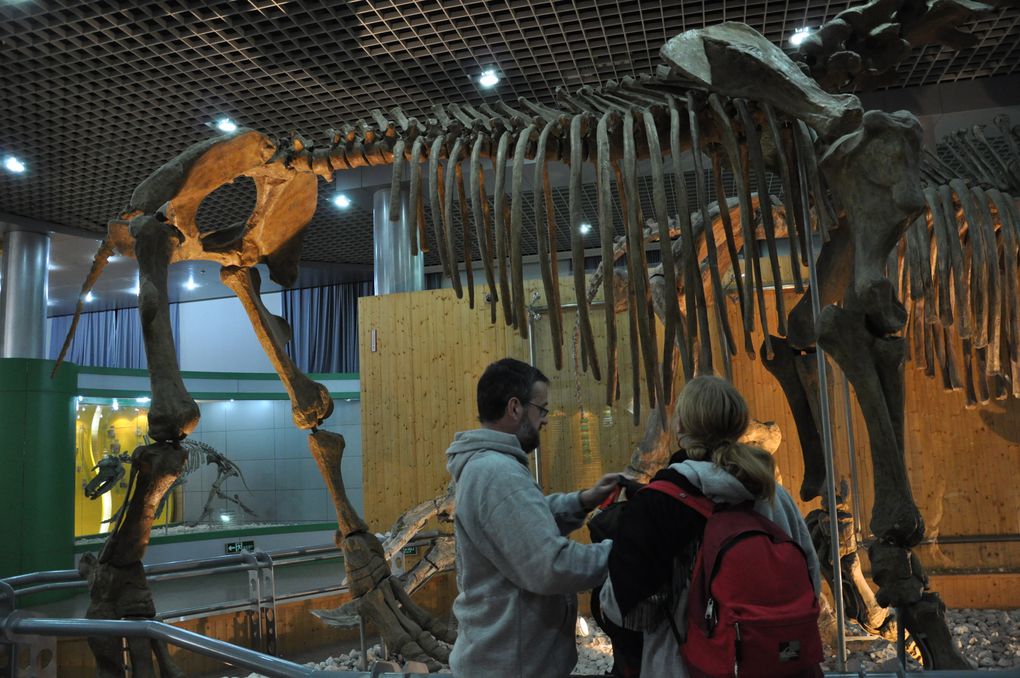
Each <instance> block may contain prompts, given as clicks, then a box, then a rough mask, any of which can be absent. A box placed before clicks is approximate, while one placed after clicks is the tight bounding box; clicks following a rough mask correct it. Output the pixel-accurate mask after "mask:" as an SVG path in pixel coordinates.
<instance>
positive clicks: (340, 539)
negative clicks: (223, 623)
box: [308, 431, 455, 671]
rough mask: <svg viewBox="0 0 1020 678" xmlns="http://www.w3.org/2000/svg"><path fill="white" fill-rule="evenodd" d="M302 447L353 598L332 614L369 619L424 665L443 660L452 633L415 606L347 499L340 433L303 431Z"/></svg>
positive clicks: (388, 641)
mask: <svg viewBox="0 0 1020 678" xmlns="http://www.w3.org/2000/svg"><path fill="white" fill-rule="evenodd" d="M308 447H309V449H311V452H312V456H313V457H314V458H315V460H316V462H317V463H318V465H319V471H320V472H321V473H322V476H323V479H324V480H325V481H326V484H327V486H328V487H329V490H330V494H331V495H332V496H333V503H334V506H335V508H336V513H337V524H338V527H339V529H338V530H337V534H336V541H337V546H340V547H341V548H342V549H343V553H344V569H345V570H346V572H347V585H348V587H349V589H350V592H351V595H352V597H353V600H352V601H351V602H350V603H347V604H346V605H344V606H342V607H341V608H340V610H338V611H337V612H336V613H334V614H333V615H332V616H341V617H342V616H344V615H349V614H351V613H357V614H359V615H361V616H362V617H364V618H365V619H367V620H370V621H371V622H372V623H374V624H375V625H376V626H377V627H378V628H379V629H380V632H381V633H382V635H383V638H385V639H386V644H387V645H388V647H390V648H392V649H393V651H395V652H398V653H399V654H400V655H402V656H403V657H404V658H405V659H409V660H413V661H421V662H425V664H426V665H428V667H429V670H430V671H436V670H438V669H439V668H440V664H442V663H446V662H447V661H449V656H450V649H449V647H447V645H445V644H444V643H452V642H453V641H454V640H455V634H453V633H452V632H451V631H450V630H448V629H447V628H446V627H445V626H443V625H442V624H440V623H439V622H438V621H436V620H434V619H432V617H431V615H429V613H428V612H426V611H425V610H423V609H421V608H420V607H419V606H418V605H416V604H415V603H414V602H413V601H411V598H410V596H408V595H407V593H406V592H405V591H404V588H403V586H401V583H400V580H398V579H397V578H396V577H394V576H393V575H392V574H391V573H390V568H389V565H388V564H387V562H386V554H385V552H384V551H383V546H382V543H380V541H379V539H378V538H376V536H375V535H374V534H372V533H371V532H369V531H368V525H367V524H365V521H364V520H362V519H361V516H359V515H358V513H357V511H356V510H355V509H354V507H353V506H352V505H351V503H350V501H349V500H348V499H347V493H346V492H345V491H344V483H343V477H342V476H341V473H340V463H341V460H342V459H343V452H344V439H343V436H341V435H339V434H337V433H333V432H331V431H315V432H313V433H312V434H310V435H309V438H308Z"/></svg>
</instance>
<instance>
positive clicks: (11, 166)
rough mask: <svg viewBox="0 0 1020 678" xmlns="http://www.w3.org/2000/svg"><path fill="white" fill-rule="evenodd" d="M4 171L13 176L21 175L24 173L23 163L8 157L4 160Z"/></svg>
mask: <svg viewBox="0 0 1020 678" xmlns="http://www.w3.org/2000/svg"><path fill="white" fill-rule="evenodd" d="M4 169H6V170H7V171H8V172H12V173H14V174H21V173H22V172H24V171H25V163H23V162H21V160H19V159H18V158H16V157H14V156H13V155H9V156H7V157H6V158H4Z"/></svg>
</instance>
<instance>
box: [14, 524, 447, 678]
mask: <svg viewBox="0 0 1020 678" xmlns="http://www.w3.org/2000/svg"><path fill="white" fill-rule="evenodd" d="M423 536H427V537H429V538H425V539H423V538H422V537H423ZM435 536H438V532H436V534H434V535H433V534H432V533H429V534H427V535H425V534H423V535H420V536H419V537H418V538H417V539H414V540H411V541H409V542H408V543H407V544H406V546H422V545H427V544H430V543H432V542H433V541H434V537H435ZM340 553H341V549H340V548H339V547H337V546H335V545H333V544H323V545H317V546H303V547H297V548H288V549H278V550H275V551H270V552H266V551H261V550H255V551H254V552H243V553H238V554H229V555H223V556H213V557H208V558H196V559H191V560H177V561H170V562H166V563H159V564H155V565H146V566H144V571H145V574H146V578H147V579H148V580H149V581H168V580H174V579H183V578H188V577H194V576H199V575H206V574H210V573H215V574H228V573H231V572H247V573H248V583H249V591H250V596H249V597H248V598H247V599H242V600H233V601H223V602H220V603H218V604H215V605H209V606H203V607H192V608H188V609H182V610H172V611H167V612H163V613H161V614H158V615H157V616H156V619H155V620H141V621H137V622H125V621H123V620H85V619H67V620H59V619H51V620H45V619H33V620H32V623H39V622H55V623H57V624H56V625H55V626H53V627H52V628H53V629H55V630H54V631H53V632H52V633H49V634H48V635H75V633H80V634H85V633H86V631H81V629H86V630H87V634H88V635H103V634H102V633H92V631H91V629H93V628H99V627H94V626H88V625H89V624H94V623H97V622H117V623H121V624H126V623H132V624H159V625H161V626H154V627H144V626H138V627H131V626H123V625H121V626H119V627H117V628H120V629H122V631H120V632H119V633H118V632H110V633H108V634H107V635H114V636H118V635H122V636H126V635H132V634H135V632H136V631H137V632H138V634H136V635H142V636H144V637H153V636H151V635H150V634H152V633H156V631H153V630H152V629H163V627H164V626H165V627H167V628H170V629H175V632H176V631H181V632H183V633H190V632H185V631H183V630H181V629H177V628H176V627H173V626H170V625H169V624H167V623H166V620H167V619H176V620H182V619H185V618H196V617H203V616H208V615H212V614H217V613H223V612H227V611H231V610H234V611H236V610H248V613H249V628H250V630H251V633H252V637H251V642H252V646H253V647H257V648H259V649H263V650H265V651H266V652H267V653H268V654H262V653H260V652H256V651H254V650H249V649H246V648H240V647H237V646H234V645H231V644H230V643H224V642H223V641H213V640H212V639H206V640H210V641H212V642H213V643H221V644H222V645H223V646H226V647H228V648H237V649H239V650H243V651H244V652H245V653H250V654H251V655H253V656H257V657H263V658H273V659H275V658H274V657H272V655H274V654H275V618H276V604H277V601H279V600H290V599H293V598H307V597H314V596H316V595H325V594H328V593H334V592H343V591H346V590H348V587H347V586H346V583H345V582H343V581H341V582H340V583H338V584H337V585H336V586H327V587H319V588H317V589H313V590H311V591H302V592H296V593H289V594H285V595H281V596H278V595H276V591H275V585H274V584H273V582H274V580H275V569H276V566H283V565H296V564H300V563H307V562H317V561H322V560H331V559H334V558H338V557H339V555H340ZM87 585H88V582H87V580H86V579H85V578H84V577H83V576H82V574H81V573H80V572H79V571H78V570H77V569H73V570H47V571H41V572H32V573H27V574H22V575H15V576H13V577H8V578H6V579H0V615H2V614H3V613H5V612H6V613H9V614H8V615H7V616H6V617H3V616H0V625H3V624H4V623H6V622H9V621H10V620H12V619H14V618H15V617H16V616H17V612H16V607H17V604H16V603H17V598H18V597H19V596H25V595H29V594H32V593H40V592H45V591H54V590H65V589H74V588H83V587H85V586H87ZM24 621H25V620H24V619H21V620H19V621H18V622H17V623H18V624H19V625H21V626H19V628H22V629H24V628H27V626H25V625H24V624H23V623H22V622H24ZM59 622H65V623H64V624H59ZM79 622H80V623H79ZM82 624H85V626H83V625H82ZM45 626H46V625H45V624H43V625H42V626H40V628H43V627H45ZM71 628H76V629H79V631H70V630H67V631H65V630H64V629H71ZM144 629H148V630H145V631H144V632H142V630H144ZM163 631H165V629H163ZM163 631H160V633H162V632H163ZM23 632H26V633H27V631H23ZM192 635H194V636H197V637H198V638H205V637H204V636H198V635H197V634H192ZM360 636H361V646H362V661H363V663H362V666H361V668H362V669H364V668H365V664H364V657H365V629H364V620H361V628H360ZM168 642H170V641H169V640H168ZM178 644H181V643H178ZM183 646H184V647H188V648H189V649H195V651H201V650H199V649H196V648H191V646H190V645H187V644H183ZM220 649H221V650H222V647H220ZM212 656H217V657H219V655H216V654H213V655H212ZM220 658H222V657H220ZM228 663H229V662H228ZM235 663H236V662H235ZM288 663H289V662H288ZM246 668H250V667H247V666H246ZM259 670H261V669H259ZM267 675H285V676H290V675H306V674H304V673H298V674H291V673H284V674H267ZM331 675H350V676H370V675H371V674H370V673H350V674H331ZM387 675H388V674H387ZM392 675H401V674H392Z"/></svg>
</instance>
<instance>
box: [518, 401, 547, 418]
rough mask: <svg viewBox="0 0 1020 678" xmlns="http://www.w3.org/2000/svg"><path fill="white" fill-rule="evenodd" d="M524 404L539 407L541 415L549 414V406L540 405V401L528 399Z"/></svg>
mask: <svg viewBox="0 0 1020 678" xmlns="http://www.w3.org/2000/svg"><path fill="white" fill-rule="evenodd" d="M524 404H525V405H531V406H533V407H537V408H538V414H539V416H542V417H545V416H546V415H548V414H549V408H548V407H542V406H541V405H539V404H538V403H533V402H531V401H530V400H527V401H525V403H524Z"/></svg>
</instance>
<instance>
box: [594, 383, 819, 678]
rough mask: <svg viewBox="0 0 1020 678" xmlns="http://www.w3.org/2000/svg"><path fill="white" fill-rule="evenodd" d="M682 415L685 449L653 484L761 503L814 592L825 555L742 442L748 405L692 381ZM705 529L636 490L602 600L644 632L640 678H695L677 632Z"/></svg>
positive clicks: (761, 460)
mask: <svg viewBox="0 0 1020 678" xmlns="http://www.w3.org/2000/svg"><path fill="white" fill-rule="evenodd" d="M676 407H677V412H676V419H677V432H676V433H677V437H678V439H679V442H680V448H681V451H680V452H679V453H677V454H675V455H674V456H673V459H672V460H671V461H673V462H675V463H671V464H670V465H669V466H668V467H667V468H666V469H664V470H662V471H660V472H659V473H658V474H657V475H656V476H655V480H666V481H669V482H672V483H675V484H677V485H679V486H680V487H681V488H683V489H685V490H686V491H688V492H691V491H693V492H696V493H700V494H703V495H704V496H706V497H708V498H709V499H711V500H712V501H713V502H715V503H716V504H739V503H742V502H746V501H750V500H754V510H755V511H757V512H758V513H760V514H761V515H763V516H765V517H766V518H769V519H770V520H772V521H773V522H775V523H776V524H777V525H778V526H779V527H780V528H781V529H782V530H783V531H785V532H786V534H788V535H790V537H791V538H792V539H793V541H794V542H796V543H797V544H798V545H799V546H800V547H801V549H802V550H803V551H804V553H805V555H806V556H807V561H808V569H809V571H810V575H811V581H812V583H813V585H814V589H815V593H816V594H817V592H818V590H819V589H818V587H819V569H818V557H817V555H816V554H815V551H814V548H813V546H812V544H811V537H810V535H809V534H808V529H807V525H805V524H804V519H803V518H802V517H801V515H800V512H799V511H798V510H797V506H796V504H794V502H793V499H792V498H791V497H790V495H789V494H788V493H787V492H786V490H784V489H783V488H782V487H781V486H779V485H777V484H776V481H775V461H774V460H773V459H772V456H771V455H770V454H769V453H768V452H765V451H764V450H761V449H759V448H756V447H751V446H749V445H743V444H741V443H738V442H737V440H738V439H739V438H740V437H741V435H742V434H743V433H744V430H745V429H746V428H747V425H748V422H749V421H750V415H749V412H748V408H747V403H746V402H745V401H744V398H743V397H742V396H741V395H740V393H739V392H738V391H737V389H736V388H734V387H733V385H732V384H730V383H729V382H727V381H725V380H724V379H720V378H718V377H713V376H702V377H696V378H695V379H692V380H691V381H690V382H688V383H687V385H686V386H685V387H684V389H683V391H681V393H680V395H679V396H678V398H677V404H676ZM705 523H706V520H705V518H704V517H703V516H702V515H701V514H700V513H698V512H697V511H695V510H694V509H692V508H690V507H688V506H687V505H685V504H682V503H680V502H679V501H677V500H676V499H674V498H673V497H670V496H668V495H666V494H664V493H662V492H655V491H644V492H639V493H637V495H636V496H635V497H634V498H633V499H631V500H630V501H628V502H627V505H626V506H625V507H624V508H623V509H622V511H621V516H620V524H619V527H618V529H617V532H616V535H615V536H616V538H615V540H614V542H613V548H612V550H611V552H610V555H609V578H608V580H607V582H606V585H605V587H604V588H603V589H602V592H601V594H600V602H601V605H602V612H603V614H604V615H605V616H606V617H607V618H608V619H609V621H611V622H613V623H615V624H619V625H621V626H623V627H625V628H629V629H634V630H638V631H642V632H644V646H643V649H642V655H641V657H642V659H641V674H640V675H642V676H654V677H655V678H686V676H687V675H688V673H687V670H686V669H685V667H684V663H683V660H682V659H681V656H680V645H679V643H678V641H677V634H678V633H679V635H680V637H681V638H683V637H684V635H685V632H686V629H685V615H684V613H685V611H686V601H687V589H688V585H689V584H690V579H691V572H692V569H693V566H694V558H695V555H696V554H697V550H698V547H699V545H700V542H701V535H702V533H703V532H704V529H705ZM670 616H672V621H671V620H670ZM674 626H675V630H674V628H673V627H674Z"/></svg>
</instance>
